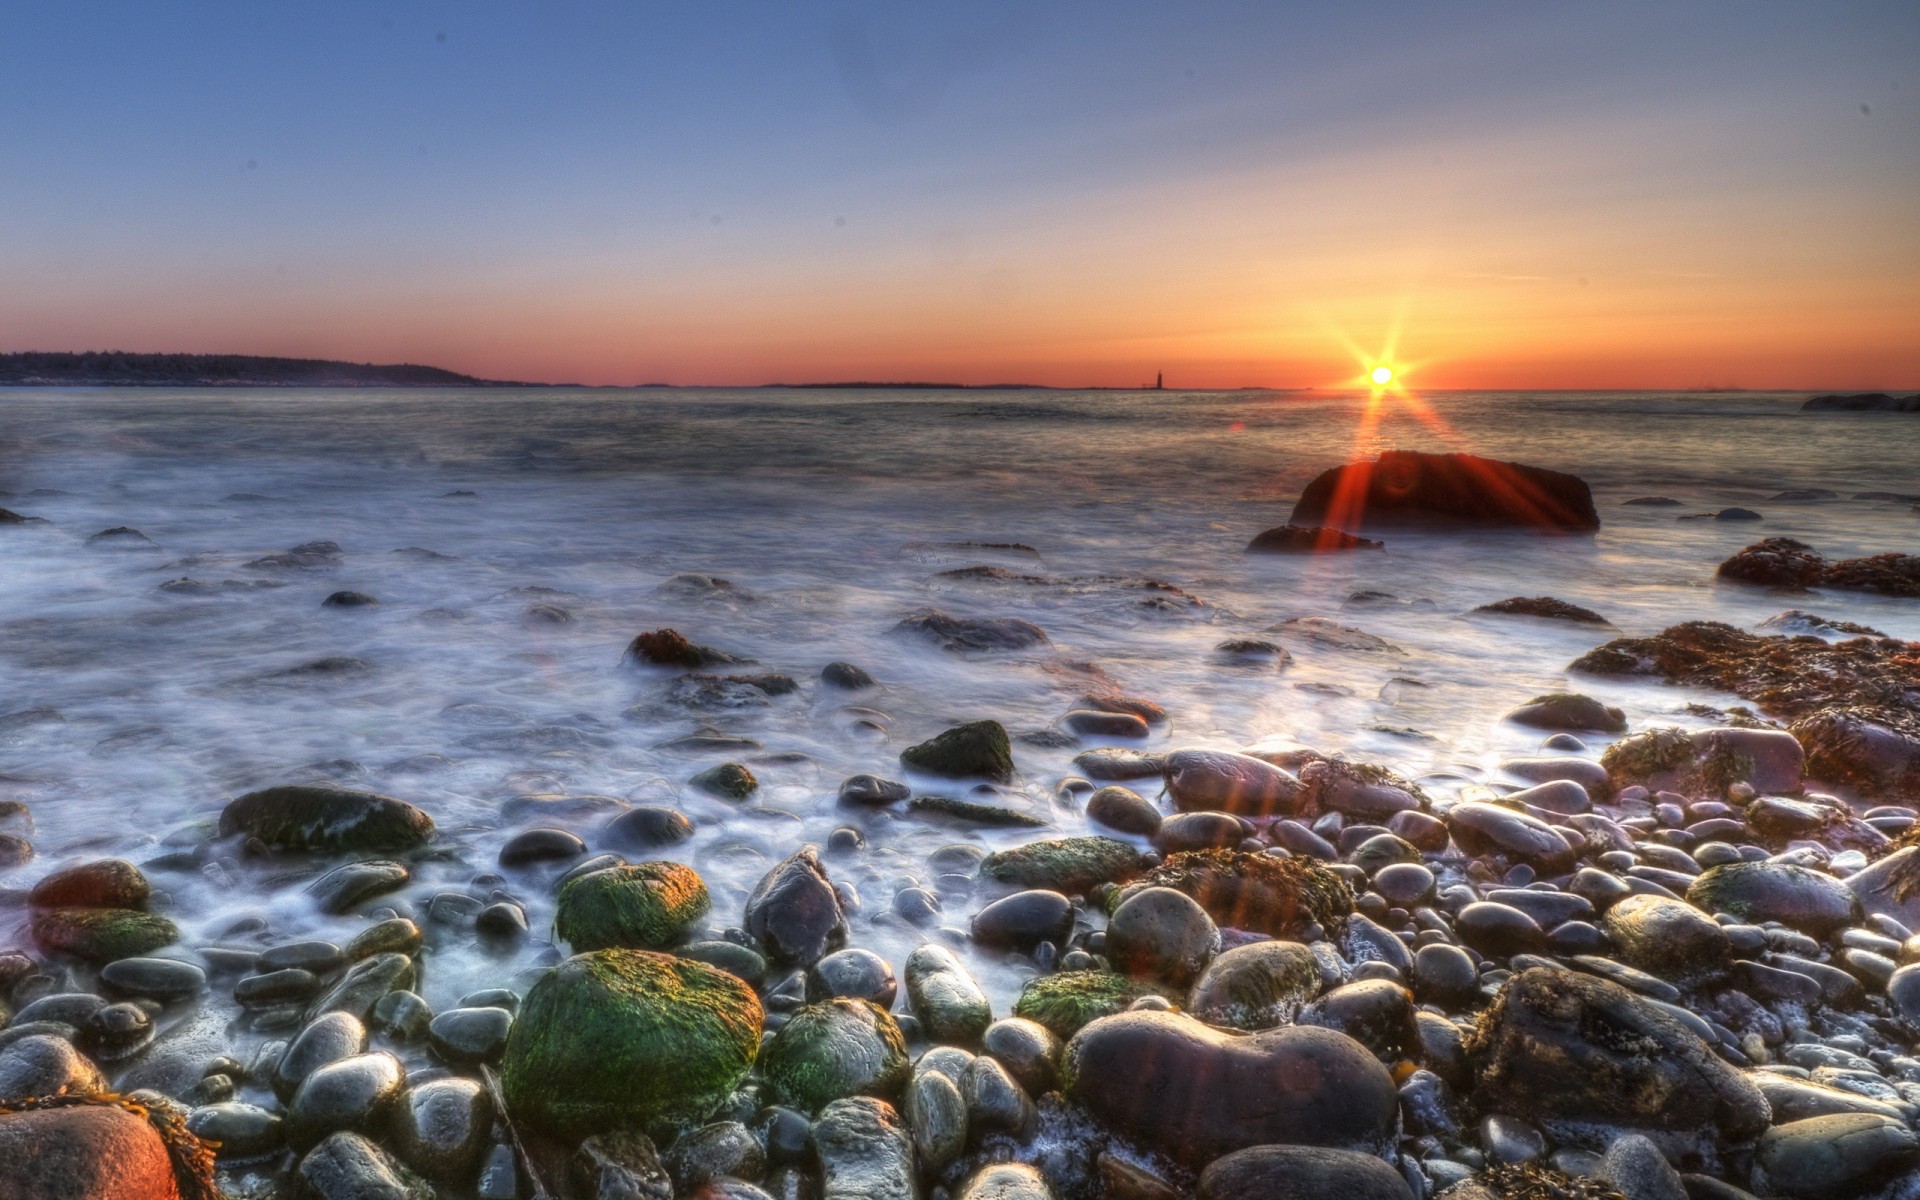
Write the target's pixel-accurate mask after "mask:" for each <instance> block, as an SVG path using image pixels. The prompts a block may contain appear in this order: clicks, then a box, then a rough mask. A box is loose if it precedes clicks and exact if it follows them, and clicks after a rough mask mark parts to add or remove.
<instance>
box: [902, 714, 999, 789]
mask: <svg viewBox="0 0 1920 1200" xmlns="http://www.w3.org/2000/svg"><path fill="white" fill-rule="evenodd" d="M900 761H901V762H903V763H905V764H907V766H909V767H912V768H914V769H915V770H918V771H925V772H926V773H928V774H929V775H939V776H942V777H944V778H947V779H971V778H976V777H979V778H986V779H991V780H993V781H995V782H996V783H1010V782H1012V780H1013V747H1012V746H1011V745H1010V744H1009V743H1008V741H1007V731H1006V729H1005V728H1004V727H1003V726H1002V725H1001V724H1000V722H998V721H973V722H971V723H969V724H966V725H956V726H954V727H953V728H951V729H949V730H947V731H946V732H944V733H941V734H939V735H938V736H936V737H933V738H930V739H928V740H927V741H924V742H921V743H920V744H919V745H917V746H909V747H907V748H906V749H905V750H902V751H901V752H900Z"/></svg>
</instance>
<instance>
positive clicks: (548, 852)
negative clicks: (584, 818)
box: [499, 818, 684, 868]
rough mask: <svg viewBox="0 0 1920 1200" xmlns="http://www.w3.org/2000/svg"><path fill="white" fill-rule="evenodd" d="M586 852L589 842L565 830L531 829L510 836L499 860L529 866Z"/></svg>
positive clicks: (501, 862) (509, 864) (508, 863)
mask: <svg viewBox="0 0 1920 1200" xmlns="http://www.w3.org/2000/svg"><path fill="white" fill-rule="evenodd" d="M683 819H684V818H683ZM586 852H587V844H586V843H585V842H583V841H581V840H580V839H579V838H578V837H576V836H575V835H573V834H571V833H568V832H567V831H566V830H564V829H529V830H527V831H526V832H525V833H516V834H514V835H513V836H512V837H511V838H509V839H507V844H506V845H504V846H502V847H500V858H499V862H500V865H501V866H503V867H508V868H514V867H530V866H533V865H535V864H538V863H550V862H566V861H567V860H569V859H574V858H578V857H580V856H581V855H582V854H585V853H586Z"/></svg>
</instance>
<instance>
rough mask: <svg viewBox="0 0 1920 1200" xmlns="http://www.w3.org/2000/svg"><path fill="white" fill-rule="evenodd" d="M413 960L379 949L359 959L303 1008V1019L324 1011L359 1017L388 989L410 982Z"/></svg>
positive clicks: (366, 1012)
mask: <svg viewBox="0 0 1920 1200" xmlns="http://www.w3.org/2000/svg"><path fill="white" fill-rule="evenodd" d="M413 977H414V972H413V960H412V959H411V958H408V957H407V956H406V955H405V954H398V953H381V954H375V955H373V956H372V957H371V958H366V959H362V960H361V961H359V962H357V963H354V964H353V966H351V967H349V968H347V973H346V974H345V975H342V976H341V977H340V978H339V979H338V980H336V981H335V982H334V984H333V986H332V987H330V988H328V989H327V990H326V991H325V992H323V993H321V995H320V997H319V998H318V999H317V1000H315V1001H314V1002H313V1003H312V1004H311V1005H309V1006H308V1008H307V1019H308V1020H309V1021H311V1020H314V1019H315V1018H317V1017H320V1016H322V1015H324V1014H326V1013H330V1012H343V1013H351V1014H353V1015H354V1016H356V1017H358V1018H360V1019H361V1020H363V1021H364V1020H366V1019H367V1015H368V1014H369V1013H371V1012H372V1011H373V1006H374V1005H375V1004H377V1003H378V1002H379V1000H380V998H381V997H382V996H384V995H386V994H387V993H388V992H392V991H401V990H405V989H407V988H411V987H412V986H413Z"/></svg>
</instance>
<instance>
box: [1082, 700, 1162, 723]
mask: <svg viewBox="0 0 1920 1200" xmlns="http://www.w3.org/2000/svg"><path fill="white" fill-rule="evenodd" d="M1080 705H1081V707H1083V708H1089V709H1092V710H1094V711H1095V712H1113V713H1126V714H1127V715H1128V716H1133V717H1139V718H1140V719H1141V720H1142V721H1145V722H1146V723H1147V724H1149V725H1165V724H1166V723H1167V710H1166V709H1164V708H1162V707H1160V706H1159V705H1158V704H1155V703H1154V702H1153V701H1151V700H1142V699H1141V698H1139V697H1138V696H1123V695H1120V694H1119V693H1117V692H1088V693H1087V694H1086V695H1085V696H1082V697H1081V698H1080Z"/></svg>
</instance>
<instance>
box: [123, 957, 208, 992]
mask: <svg viewBox="0 0 1920 1200" xmlns="http://www.w3.org/2000/svg"><path fill="white" fill-rule="evenodd" d="M100 982H102V983H104V984H106V985H107V986H108V987H110V988H112V989H114V990H115V991H117V992H120V993H122V994H126V995H133V996H147V997H150V998H152V999H155V1000H159V1001H161V1002H162V1003H167V1002H171V1001H175V1000H184V999H186V998H187V997H189V996H192V995H196V994H198V993H199V991H200V990H201V989H202V988H204V987H206V986H207V973H206V972H205V971H203V970H201V969H200V968H199V967H196V966H194V965H193V964H192V963H190V962H177V961H175V960H174V959H171V958H123V959H120V960H118V961H116V962H110V963H108V964H107V965H106V966H104V967H102V968H100Z"/></svg>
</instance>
